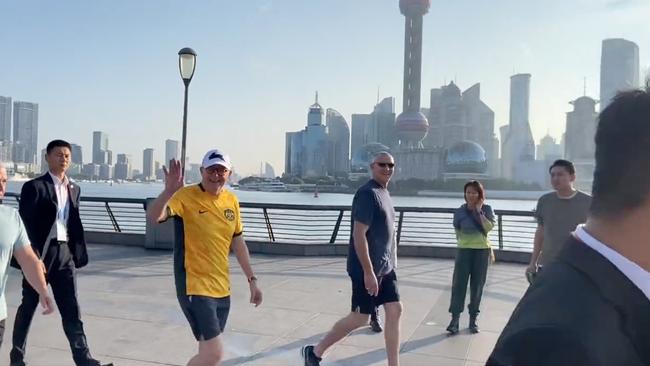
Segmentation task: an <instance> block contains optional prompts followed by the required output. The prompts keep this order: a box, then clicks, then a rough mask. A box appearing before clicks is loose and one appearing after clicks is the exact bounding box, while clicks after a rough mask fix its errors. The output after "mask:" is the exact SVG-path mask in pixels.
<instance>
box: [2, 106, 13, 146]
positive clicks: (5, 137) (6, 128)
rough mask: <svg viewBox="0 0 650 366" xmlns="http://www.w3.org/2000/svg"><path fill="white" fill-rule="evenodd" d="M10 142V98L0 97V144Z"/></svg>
mask: <svg viewBox="0 0 650 366" xmlns="http://www.w3.org/2000/svg"><path fill="white" fill-rule="evenodd" d="M10 141H11V97H3V96H0V142H5V143H9V142H10Z"/></svg>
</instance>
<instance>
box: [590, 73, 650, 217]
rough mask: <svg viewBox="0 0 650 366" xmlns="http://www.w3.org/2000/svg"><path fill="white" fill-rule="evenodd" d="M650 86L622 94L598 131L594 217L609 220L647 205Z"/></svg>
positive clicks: (649, 189)
mask: <svg viewBox="0 0 650 366" xmlns="http://www.w3.org/2000/svg"><path fill="white" fill-rule="evenodd" d="M649 168H650V82H649V83H648V85H646V88H645V90H643V89H637V90H629V91H625V92H621V93H618V94H617V95H616V97H614V99H613V100H612V102H611V104H609V105H608V106H607V108H605V109H604V110H603V111H602V112H601V113H600V117H599V122H598V129H597V130H596V168H595V170H594V182H593V186H592V195H593V200H592V204H591V213H592V214H593V215H594V216H600V217H607V216H611V215H617V214H621V213H623V212H625V211H628V210H631V209H635V208H638V207H640V206H641V205H643V204H644V203H645V202H646V201H647V200H648V199H649V197H648V196H649V194H650V169H649Z"/></svg>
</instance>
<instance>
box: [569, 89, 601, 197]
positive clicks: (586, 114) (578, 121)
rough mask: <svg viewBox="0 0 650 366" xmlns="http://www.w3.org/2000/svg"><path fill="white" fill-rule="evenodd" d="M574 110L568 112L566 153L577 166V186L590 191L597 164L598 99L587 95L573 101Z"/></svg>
mask: <svg viewBox="0 0 650 366" xmlns="http://www.w3.org/2000/svg"><path fill="white" fill-rule="evenodd" d="M571 104H572V105H573V111H571V112H568V113H567V114H566V133H565V143H564V149H565V151H564V153H565V156H566V158H567V159H569V160H571V161H573V164H574V165H575V167H576V186H577V187H578V188H579V189H582V190H585V191H590V190H591V184H592V182H593V176H594V168H595V166H596V158H595V155H596V144H595V141H594V138H595V136H596V128H597V126H598V113H596V101H595V100H594V99H592V98H589V97H587V96H583V97H580V98H578V99H576V100H574V101H572V102H571Z"/></svg>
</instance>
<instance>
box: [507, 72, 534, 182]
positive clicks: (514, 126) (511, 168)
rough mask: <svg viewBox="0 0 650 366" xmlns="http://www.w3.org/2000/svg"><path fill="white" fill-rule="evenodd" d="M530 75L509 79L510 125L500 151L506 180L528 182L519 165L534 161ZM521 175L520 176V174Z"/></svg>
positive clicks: (515, 76)
mask: <svg viewBox="0 0 650 366" xmlns="http://www.w3.org/2000/svg"><path fill="white" fill-rule="evenodd" d="M530 77H531V75H530V74H517V75H513V76H511V77H510V123H509V125H508V126H509V127H508V135H507V136H506V139H505V141H502V142H503V148H502V151H501V168H502V169H501V174H502V176H503V177H504V178H506V179H511V180H516V181H522V182H523V181H528V179H526V177H523V176H521V174H524V173H525V170H523V169H520V168H521V164H528V163H529V162H531V161H534V160H535V141H534V140H533V134H532V132H531V129H530V121H529V112H530ZM520 173H521V174H520Z"/></svg>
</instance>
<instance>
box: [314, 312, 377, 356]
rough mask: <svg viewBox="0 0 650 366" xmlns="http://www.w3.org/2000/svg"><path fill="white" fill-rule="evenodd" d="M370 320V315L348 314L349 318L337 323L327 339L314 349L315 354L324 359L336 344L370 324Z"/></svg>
mask: <svg viewBox="0 0 650 366" xmlns="http://www.w3.org/2000/svg"><path fill="white" fill-rule="evenodd" d="M369 318H370V315H369V314H361V313H355V312H352V313H350V314H348V316H346V317H345V318H343V319H341V320H339V321H338V322H336V324H334V327H332V330H330V331H329V333H327V335H326V336H325V338H323V339H322V340H321V341H320V342H319V343H318V344H317V345H316V346H315V347H314V354H315V355H316V356H317V357H320V358H322V357H323V354H324V353H325V352H326V351H327V350H328V349H329V348H330V347H332V345H334V344H335V343H336V342H338V341H340V340H341V339H343V338H345V336H347V335H348V334H350V333H351V332H352V331H353V330H355V329H357V328H360V327H362V326H364V325H366V324H368V320H369Z"/></svg>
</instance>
